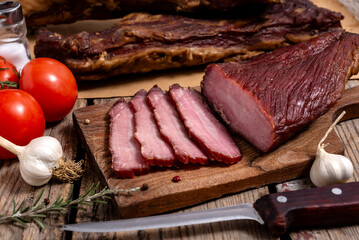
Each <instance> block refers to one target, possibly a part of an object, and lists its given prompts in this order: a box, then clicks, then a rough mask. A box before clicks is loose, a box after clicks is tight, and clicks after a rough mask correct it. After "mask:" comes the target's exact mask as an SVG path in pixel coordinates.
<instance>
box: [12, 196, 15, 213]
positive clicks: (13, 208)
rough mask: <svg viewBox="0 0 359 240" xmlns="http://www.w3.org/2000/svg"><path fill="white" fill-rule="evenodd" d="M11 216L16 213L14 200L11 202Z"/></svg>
mask: <svg viewBox="0 0 359 240" xmlns="http://www.w3.org/2000/svg"><path fill="white" fill-rule="evenodd" d="M12 206H13V207H12V214H15V213H16V203H15V199H13V200H12Z"/></svg>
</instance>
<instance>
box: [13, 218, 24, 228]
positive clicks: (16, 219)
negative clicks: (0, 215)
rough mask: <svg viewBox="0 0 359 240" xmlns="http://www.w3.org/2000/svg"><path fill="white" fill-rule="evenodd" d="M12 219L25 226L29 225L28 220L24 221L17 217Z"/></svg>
mask: <svg viewBox="0 0 359 240" xmlns="http://www.w3.org/2000/svg"><path fill="white" fill-rule="evenodd" d="M12 220H13V221H15V222H18V223H20V224H21V225H22V226H24V227H27V224H26V222H23V221H22V220H20V219H19V218H17V217H14V218H12Z"/></svg>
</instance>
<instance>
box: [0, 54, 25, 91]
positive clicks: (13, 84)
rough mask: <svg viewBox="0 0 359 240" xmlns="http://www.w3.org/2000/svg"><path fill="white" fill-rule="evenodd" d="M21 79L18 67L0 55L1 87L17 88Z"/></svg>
mask: <svg viewBox="0 0 359 240" xmlns="http://www.w3.org/2000/svg"><path fill="white" fill-rule="evenodd" d="M19 81H20V79H19V73H18V71H17V69H16V67H15V66H14V65H13V64H12V63H11V62H9V61H8V60H6V59H5V58H4V57H1V56H0V89H10V88H17V86H18V84H19Z"/></svg>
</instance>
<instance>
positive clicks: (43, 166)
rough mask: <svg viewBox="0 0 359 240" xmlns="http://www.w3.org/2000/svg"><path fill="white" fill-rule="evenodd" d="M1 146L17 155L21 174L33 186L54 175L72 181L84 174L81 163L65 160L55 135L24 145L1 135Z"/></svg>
mask: <svg viewBox="0 0 359 240" xmlns="http://www.w3.org/2000/svg"><path fill="white" fill-rule="evenodd" d="M0 146H1V147H3V148H5V149H7V150H8V151H10V152H12V153H14V154H16V155H17V157H18V159H19V161H20V173H21V176H22V178H23V179H24V181H25V182H26V183H28V184H30V185H32V186H41V185H44V184H46V183H47V182H48V181H49V180H50V179H51V178H52V177H53V176H55V177H58V178H60V179H61V180H63V181H67V180H68V181H71V180H75V179H77V178H79V177H80V176H81V174H82V168H81V163H80V164H78V163H75V162H73V161H66V162H65V161H64V160H63V151H62V146H61V144H60V142H59V141H58V140H57V139H56V138H54V137H50V136H43V137H39V138H35V139H33V140H31V142H30V143H29V144H28V145H26V146H24V147H22V146H17V145H15V144H13V143H11V142H10V141H8V140H6V139H5V138H3V137H1V136H0Z"/></svg>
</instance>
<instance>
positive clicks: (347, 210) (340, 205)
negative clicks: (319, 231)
mask: <svg viewBox="0 0 359 240" xmlns="http://www.w3.org/2000/svg"><path fill="white" fill-rule="evenodd" d="M254 208H255V209H256V210H257V211H258V213H259V214H260V215H261V217H262V218H263V220H264V222H265V223H266V225H267V227H268V229H269V231H270V232H271V233H272V234H273V235H275V236H280V235H282V234H284V233H285V232H286V231H287V230H288V229H299V228H310V227H324V226H325V227H328V226H342V225H350V224H358V223H359V182H353V183H346V184H338V185H331V186H326V187H321V188H311V189H304V190H299V191H291V192H283V193H274V194H269V195H265V196H263V197H261V198H259V199H258V200H257V201H256V202H255V203H254Z"/></svg>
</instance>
